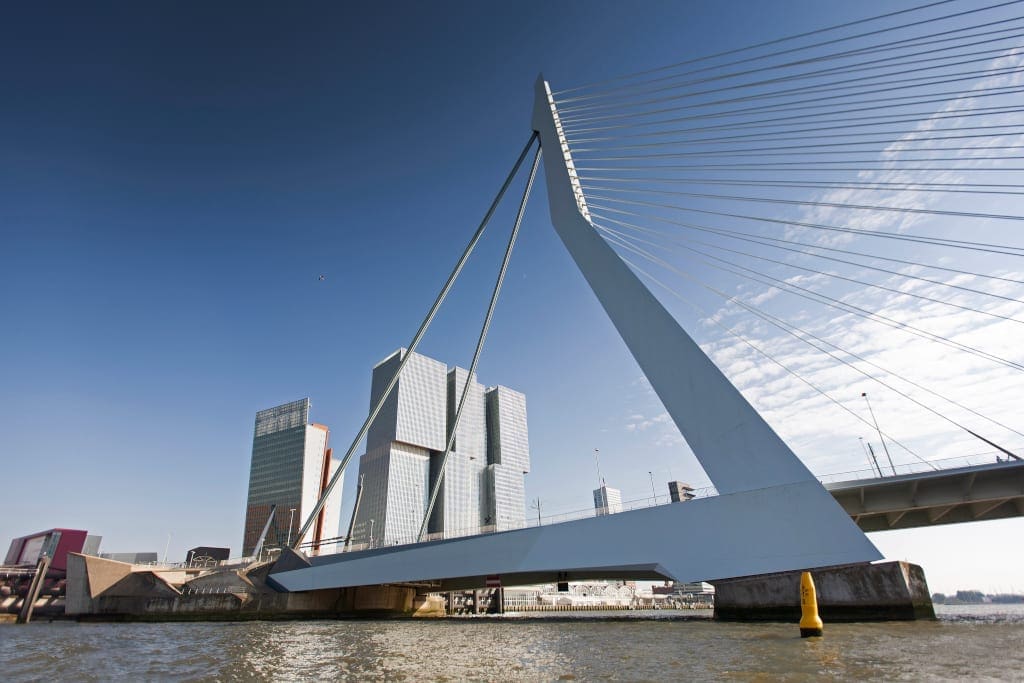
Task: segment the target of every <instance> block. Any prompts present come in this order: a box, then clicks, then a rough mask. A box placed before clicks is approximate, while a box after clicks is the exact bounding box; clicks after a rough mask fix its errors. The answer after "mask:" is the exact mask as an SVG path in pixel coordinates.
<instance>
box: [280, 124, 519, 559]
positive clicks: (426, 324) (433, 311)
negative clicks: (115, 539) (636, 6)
mask: <svg viewBox="0 0 1024 683" xmlns="http://www.w3.org/2000/svg"><path fill="white" fill-rule="evenodd" d="M538 138H539V136H538V135H537V133H536V131H534V132H533V133H532V134H531V135H530V139H529V140H528V141H527V143H526V145H524V146H523V150H522V151H521V152H520V153H519V157H518V158H517V159H516V162H515V164H513V166H512V170H511V171H509V173H508V175H507V176H506V177H505V181H504V183H502V185H501V188H500V189H499V190H498V194H497V195H496V196H495V198H494V200H493V201H492V202H491V205H490V207H488V209H487V212H486V213H485V214H484V217H483V220H481V221H480V225H479V226H478V227H477V229H476V232H475V233H473V236H472V237H471V238H470V240H469V243H468V244H467V245H466V248H465V249H464V250H463V252H462V255H461V256H460V257H459V260H458V261H457V262H456V264H455V267H454V268H453V269H452V271H451V273H450V274H449V275H448V279H447V280H446V281H445V283H444V286H442V287H441V291H440V292H439V293H438V295H437V298H436V299H435V300H434V303H433V304H432V305H431V307H430V310H429V311H428V312H427V315H426V317H425V318H424V319H423V322H421V323H420V326H419V328H418V329H417V330H416V333H415V334H414V335H413V338H412V341H410V342H409V346H408V347H407V352H406V353H405V355H404V356H403V357H402V360H401V362H400V363H399V364H398V368H397V369H396V370H395V374H394V376H393V377H392V378H391V381H390V382H389V383H388V386H387V387H385V389H384V391H383V392H382V393H381V395H380V398H379V399H378V400H377V403H376V405H374V406H373V409H372V410H371V411H370V414H369V415H368V416H367V417H366V420H365V421H364V422H363V425H362V427H360V428H359V432H358V433H357V434H356V437H355V438H354V439H353V440H352V443H351V445H350V446H349V448H348V450H347V451H346V452H345V455H344V457H342V459H341V462H340V463H339V464H338V469H337V470H336V471H335V473H334V474H333V475H332V476H331V478H330V480H329V481H328V482H327V485H326V486H325V487H324V489H323V492H322V493H321V495H320V499H319V500H318V501H317V502H316V505H314V506H313V508H312V510H311V511H310V513H309V517H308V518H307V519H306V521H305V522H304V523H303V525H302V527H301V529H300V530H299V534H298V537H297V538H296V540H295V543H294V544H293V546H292V547H293V548H297V547H298V544H299V543H300V541H301V539H302V538H303V537H304V536H305V535H306V533H307V532H308V531H309V529H310V527H312V526H313V524H314V522H315V521H316V519H317V517H318V516H319V514H320V511H321V510H322V509H323V507H324V505H326V504H327V499H328V498H329V497H330V495H331V492H332V491H333V490H334V487H335V486H337V484H338V481H339V480H340V479H341V477H342V475H344V473H345V468H346V467H348V464H349V462H351V460H352V456H353V455H355V452H356V449H357V448H358V447H359V444H360V443H361V442H362V440H363V438H364V437H365V436H366V433H367V432H368V431H369V430H370V425H372V424H373V421H374V420H375V419H376V418H377V415H378V414H380V411H381V409H383V407H384V403H385V402H386V401H387V399H388V397H389V396H390V395H391V392H392V391H393V390H394V388H395V386H396V385H397V384H398V378H399V377H400V376H401V374H402V370H403V368H405V365H406V363H407V362H408V360H409V358H411V357H412V354H413V353H414V352H415V351H416V348H417V347H418V346H419V343H420V341H421V340H422V339H423V336H424V335H425V334H426V332H427V330H428V329H429V328H430V323H431V322H433V320H434V317H435V316H436V315H437V312H438V310H440V308H441V304H442V303H444V300H445V298H447V296H448V293H449V292H450V291H451V289H452V286H453V285H454V284H455V281H456V280H457V279H458V277H459V274H460V273H462V269H463V267H465V265H466V262H467V261H468V260H469V256H470V254H472V253H473V250H474V249H475V248H476V245H477V243H479V241H480V238H481V237H483V234H484V230H485V229H486V228H487V226H488V224H489V223H490V222H491V218H492V217H493V216H494V212H495V211H496V210H497V208H498V205H499V204H500V203H501V200H502V198H504V196H505V193H506V192H507V191H508V188H509V186H511V185H512V181H513V180H514V179H515V177H516V174H518V172H519V168H520V167H521V166H522V164H523V161H525V160H526V156H527V154H528V153H529V151H530V148H531V147H533V145H534V143H537V144H538V149H539V142H538ZM353 514H354V510H353Z"/></svg>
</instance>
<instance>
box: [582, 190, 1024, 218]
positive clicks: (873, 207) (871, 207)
mask: <svg viewBox="0 0 1024 683" xmlns="http://www.w3.org/2000/svg"><path fill="white" fill-rule="evenodd" d="M583 188H584V189H590V190H596V191H602V192H603V191H609V190H610V191H612V192H639V193H641V194H659V195H662V194H664V195H671V196H674V197H699V198H702V199H723V200H726V201H733V202H754V203H759V204H790V205H794V204H795V205H798V206H827V207H830V208H834V209H854V210H857V211H893V212H896V213H917V214H928V215H932V216H953V217H956V218H984V219H991V220H1004V221H1019V220H1024V216H1017V215H1011V214H1001V213H981V212H977V211H948V210H945V209H919V208H915V207H909V206H885V205H881V204H848V203H843V202H822V201H811V200H805V199H779V198H777V197H743V196H739V195H731V194H712V193H709V192H678V191H676V192H673V191H669V190H649V189H622V188H615V187H596V186H588V185H583ZM588 197H590V198H593V199H597V200H602V199H603V200H605V201H610V202H617V201H622V200H621V198H618V197H608V196H605V195H588ZM673 208H680V207H673ZM682 210H685V209H682Z"/></svg>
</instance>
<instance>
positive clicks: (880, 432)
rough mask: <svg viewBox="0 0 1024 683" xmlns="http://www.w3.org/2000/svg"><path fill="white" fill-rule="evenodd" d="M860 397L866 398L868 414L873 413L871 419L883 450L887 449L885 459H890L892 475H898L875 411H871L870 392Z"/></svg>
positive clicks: (862, 393) (863, 393)
mask: <svg viewBox="0 0 1024 683" xmlns="http://www.w3.org/2000/svg"><path fill="white" fill-rule="evenodd" d="M860 395H861V396H863V397H864V402H865V403H867V404H868V412H869V413H871V419H872V420H873V421H874V423H875V430H876V431H877V432H878V438H879V440H880V441H881V442H882V448H883V449H885V457H887V458H888V459H889V467H891V468H892V473H893V474H896V466H895V465H893V464H892V456H891V455H889V447H888V446H887V445H885V437H884V436H882V429H881V428H880V427H879V426H878V418H876V417H875V411H874V410H872V409H871V401H869V400H868V392H866V391H863V392H861V394H860ZM869 445H870V444H869Z"/></svg>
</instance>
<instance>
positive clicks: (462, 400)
mask: <svg viewBox="0 0 1024 683" xmlns="http://www.w3.org/2000/svg"><path fill="white" fill-rule="evenodd" d="M541 153H542V150H541V146H540V145H539V144H538V145H537V151H536V152H535V153H534V155H533V165H532V166H531V168H530V175H529V177H528V178H527V180H526V188H525V189H524V190H523V198H522V200H521V201H520V202H519V210H518V212H517V213H516V220H515V223H514V224H513V226H512V233H511V234H510V235H509V239H508V246H507V247H506V248H505V256H504V258H503V259H502V261H501V268H499V270H498V278H497V281H496V282H495V283H494V291H493V292H492V293H491V300H490V302H489V303H488V305H487V314H486V315H485V316H484V322H483V325H482V326H481V328H480V336H479V337H478V339H477V343H476V349H475V350H474V351H473V360H472V362H471V363H470V365H469V372H468V373H467V375H466V383H465V386H463V388H462V396H460V397H459V406H458V408H457V409H456V410H455V419H454V421H453V422H452V424H451V425H450V426H449V430H450V433H449V435H448V443H447V444H445V448H444V455H442V456H441V465H440V467H439V469H438V473H437V480H436V481H435V482H434V486H433V487H432V488H431V491H430V502H429V503H428V504H427V509H426V511H425V512H424V513H423V521H422V523H421V524H420V530H419V535H418V536H417V540H418V541H422V540H423V539H424V537H425V536H426V533H427V524H428V523H429V522H430V515H431V514H432V513H433V511H434V504H435V503H436V502H437V495H438V493H439V492H440V490H441V485H442V484H443V483H444V477H445V468H446V467H447V465H448V458H449V456H450V455H451V453H452V449H453V448H455V437H456V435H457V433H458V430H459V421H460V420H461V419H462V409H463V408H465V407H466V399H467V398H468V397H469V390H470V389H471V388H472V386H473V377H474V376H475V375H476V367H477V363H478V362H479V361H480V354H481V352H482V351H483V348H484V342H485V341H486V340H487V331H488V330H489V329H490V327H491V319H492V318H493V317H494V309H495V306H496V305H497V303H498V295H499V294H500V293H501V285H502V283H503V282H504V281H505V273H506V272H507V271H508V263H509V260H510V259H511V258H512V248H513V247H514V246H515V244H516V237H517V236H518V235H519V226H520V225H521V224H522V222H523V214H524V213H525V212H526V202H527V200H528V199H529V198H530V190H531V189H532V188H533V180H534V178H536V177H537V167H538V166H539V165H540V156H541Z"/></svg>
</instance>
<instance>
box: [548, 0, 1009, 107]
mask: <svg viewBox="0 0 1024 683" xmlns="http://www.w3.org/2000/svg"><path fill="white" fill-rule="evenodd" d="M953 1H954V0H938V1H937V2H932V3H928V4H925V5H920V6H918V7H912V8H908V9H905V10H898V11H895V12H887V13H885V14H880V15H877V16H874V17H870V18H867V19H858V20H856V21H852V22H846V23H844V24H837V25H835V26H830V27H827V28H822V29H816V30H814V31H807V32H805V33H799V34H795V35H792V36H787V37H784V38H777V39H775V40H770V41H766V42H763V43H757V44H755V45H749V46H747V47H741V48H735V49H732V50H726V51H724V52H718V53H715V54H711V55H706V56H703V57H696V58H693V59H688V60H685V61H682V62H676V63H675V64H670V65H667V66H662V67H658V68H654V69H646V70H643V71H637V72H635V73H632V74H627V75H623V76H618V77H616V78H611V79H606V80H604V81H598V82H595V83H590V84H586V85H580V86H576V87H573V88H566V89H562V90H556V91H555V92H554V94H555V95H563V94H566V93H569V92H577V91H579V90H582V89H586V88H591V87H596V86H601V85H605V84H608V83H615V82H619V81H623V80H627V79H630V78H637V77H640V76H646V75H649V74H653V73H662V72H665V71H669V70H672V69H676V68H679V67H682V66H688V65H690V64H698V63H700V62H706V61H710V60H712V59H717V58H718V57H726V56H729V55H734V54H741V53H743V52H749V51H751V50H757V49H759V48H762V47H769V46H771V45H779V44H782V43H786V42H789V41H793V40H798V39H800V38H806V37H810V36H814V35H820V34H823V33H829V32H831V31H837V30H840V29H843V28H849V27H851V26H856V25H859V24H866V23H870V22H873V21H879V20H881V19H888V18H890V17H894V16H899V15H901V14H908V13H912V12H917V11H921V10H924V9H929V8H932V7H937V6H939V5H945V4H948V3H949V2H953ZM1019 2H1021V0H1008V1H1006V2H1001V3H998V4H994V5H988V6H985V7H979V8H974V9H970V10H964V11H961V12H955V13H952V14H947V15H943V16H939V17H932V18H929V19H921V20H918V21H914V22H909V23H906V24H902V25H898V26H889V27H885V28H880V29H875V30H872V31H867V32H864V33H859V34H855V35H851V36H843V37H839V38H833V39H830V40H826V41H822V42H818V43H813V44H810V45H804V46H800V47H793V48H787V49H785V50H780V51H776V52H774V53H769V54H763V55H756V56H753V57H747V58H744V59H741V60H735V61H732V62H728V63H725V64H718V65H715V66H710V67H704V68H703V69H698V70H693V71H690V72H687V73H686V74H684V75H692V74H696V73H700V72H701V71H704V70H709V69H716V68H723V67H727V66H735V65H737V64H745V63H750V62H753V61H761V60H765V59H768V58H771V57H776V56H779V55H784V54H792V53H794V52H799V51H802V50H812V49H814V48H817V47H825V46H828V45H835V44H838V43H842V42H846V41H850V40H857V39H860V38H867V37H870V36H873V35H880V34H882V33H888V32H890V31H898V30H904V29H908V28H913V27H915V26H923V25H926V24H931V23H935V22H940V21H946V20H949V19H956V18H959V17H963V16H968V15H971V14H978V13H981V12H986V11H989V10H993V9H999V8H1002V7H1008V6H1010V5H1015V4H1018V3H1019Z"/></svg>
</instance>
